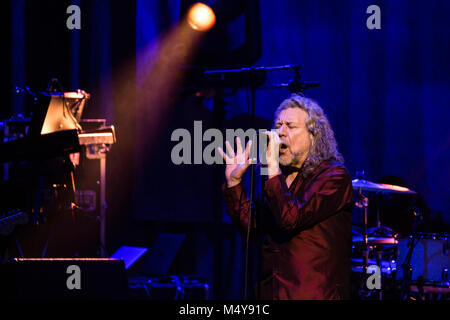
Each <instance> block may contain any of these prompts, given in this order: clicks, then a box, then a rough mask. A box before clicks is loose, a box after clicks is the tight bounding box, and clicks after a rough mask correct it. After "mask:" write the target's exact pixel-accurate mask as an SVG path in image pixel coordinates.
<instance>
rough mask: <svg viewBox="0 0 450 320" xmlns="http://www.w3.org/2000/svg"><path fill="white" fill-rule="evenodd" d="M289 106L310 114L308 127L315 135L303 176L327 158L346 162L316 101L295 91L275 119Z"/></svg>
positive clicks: (284, 102)
mask: <svg viewBox="0 0 450 320" xmlns="http://www.w3.org/2000/svg"><path fill="white" fill-rule="evenodd" d="M288 108H300V109H302V110H304V111H305V112H306V113H307V114H308V117H307V118H306V120H305V121H306V128H307V130H308V132H309V133H311V134H312V136H313V140H312V144H311V149H310V150H309V155H308V158H307V159H306V160H305V162H304V163H303V165H302V169H301V173H302V175H303V177H306V176H308V175H310V174H311V173H312V172H313V171H314V169H316V168H317V167H318V166H319V164H320V163H321V162H323V161H325V160H336V161H339V162H341V163H344V158H343V157H342V155H341V154H340V153H339V152H338V146H337V142H336V139H335V138H334V132H333V129H332V128H331V126H330V122H329V121H328V118H327V116H326V115H325V113H324V112H323V109H322V108H321V107H320V106H319V104H318V103H317V102H316V101H314V100H312V99H309V98H306V97H303V96H301V95H299V94H295V93H294V94H292V95H291V96H290V97H289V98H287V99H286V100H284V101H283V102H282V103H281V104H280V106H279V107H278V108H277V110H276V111H275V121H276V120H277V119H278V116H279V115H280V113H281V111H283V110H285V109H288Z"/></svg>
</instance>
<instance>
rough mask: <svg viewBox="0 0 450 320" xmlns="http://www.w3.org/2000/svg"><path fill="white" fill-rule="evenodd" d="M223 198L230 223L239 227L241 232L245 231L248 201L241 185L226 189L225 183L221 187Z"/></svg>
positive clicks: (248, 210) (248, 211) (248, 207)
mask: <svg viewBox="0 0 450 320" xmlns="http://www.w3.org/2000/svg"><path fill="white" fill-rule="evenodd" d="M222 193H223V198H224V201H225V207H226V209H227V213H228V215H229V216H230V218H231V221H232V222H233V223H234V224H235V225H237V226H239V227H240V228H241V229H242V231H245V232H246V231H247V228H248V217H249V213H250V205H251V204H250V200H249V199H248V198H247V194H246V193H245V190H244V186H243V184H242V183H240V184H238V185H236V186H234V187H231V188H228V187H227V185H226V183H224V184H223V186H222Z"/></svg>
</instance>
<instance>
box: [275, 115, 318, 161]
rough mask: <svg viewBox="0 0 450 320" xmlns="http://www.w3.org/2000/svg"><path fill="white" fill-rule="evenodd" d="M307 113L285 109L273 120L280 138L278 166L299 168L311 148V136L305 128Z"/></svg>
mask: <svg viewBox="0 0 450 320" xmlns="http://www.w3.org/2000/svg"><path fill="white" fill-rule="evenodd" d="M307 117H308V113H307V112H306V111H304V110H303V109H300V108H287V109H285V110H283V111H281V113H280V114H279V116H278V118H277V119H276V120H275V129H277V131H278V135H279V136H280V140H281V143H280V164H281V165H283V166H290V167H297V168H300V167H301V165H302V164H303V162H304V161H305V160H306V158H307V157H308V154H309V149H310V147H311V141H312V135H311V134H310V133H309V132H308V130H307V128H306V118H307Z"/></svg>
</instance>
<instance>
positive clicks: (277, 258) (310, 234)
mask: <svg viewBox="0 0 450 320" xmlns="http://www.w3.org/2000/svg"><path fill="white" fill-rule="evenodd" d="M274 127H275V129H276V132H273V131H272V132H267V135H268V136H269V145H268V150H267V153H266V157H267V164H268V172H269V175H268V179H267V181H266V182H265V184H264V190H263V198H264V205H263V208H262V210H258V215H257V219H260V221H261V223H262V231H263V234H264V240H263V243H264V244H263V260H264V261H263V276H262V279H261V282H260V286H261V296H260V298H261V299H275V300H279V299H296V300H300V299H301V300H305V299H306V300H316V299H321V300H322V299H348V298H349V295H350V272H351V266H350V258H351V257H350V255H351V210H352V207H353V199H352V195H353V191H352V184H351V178H350V175H349V174H348V172H347V169H346V168H345V167H344V165H343V158H342V156H341V154H340V153H339V152H338V150H337V143H336V140H335V138H334V133H333V130H332V128H331V126H330V124H329V121H328V119H327V117H326V115H325V114H324V112H323V110H322V108H321V107H320V106H319V105H318V104H317V103H316V102H315V101H313V100H311V99H308V98H305V97H302V96H300V95H297V94H293V95H292V96H291V97H289V98H288V99H286V100H284V101H283V102H282V103H281V105H280V106H279V107H278V109H277V110H276V112H275V122H274ZM251 143H252V142H251V141H249V142H248V144H247V146H246V148H245V150H244V151H243V150H242V146H241V141H240V139H239V138H237V139H236V144H237V149H236V154H235V153H234V150H233V149H232V148H231V145H230V143H229V142H228V141H227V142H226V143H225V145H226V148H227V153H225V152H224V151H223V150H221V149H219V152H220V153H221V155H222V157H223V158H224V159H225V161H226V168H225V177H226V183H225V184H224V186H223V196H224V200H225V205H226V208H227V212H228V214H229V215H230V217H231V219H232V221H233V223H234V224H236V225H237V226H238V227H239V228H240V229H241V230H242V232H243V234H246V232H247V227H248V217H249V210H250V200H248V199H247V195H246V193H245V191H244V188H243V185H242V176H243V175H244V173H245V171H246V170H247V168H248V167H249V165H250V163H251V159H249V153H250V147H251ZM261 219H262V220H261ZM253 227H255V226H253Z"/></svg>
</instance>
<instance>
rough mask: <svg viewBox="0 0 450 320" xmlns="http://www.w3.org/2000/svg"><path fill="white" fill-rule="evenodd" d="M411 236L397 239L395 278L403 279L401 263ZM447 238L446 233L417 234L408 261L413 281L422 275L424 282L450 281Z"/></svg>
mask: <svg viewBox="0 0 450 320" xmlns="http://www.w3.org/2000/svg"><path fill="white" fill-rule="evenodd" d="M411 238H412V235H410V236H408V237H403V238H400V239H399V241H398V260H397V272H396V279H397V280H400V279H403V269H402V264H403V263H405V262H406V261H405V258H406V256H407V254H408V242H409V241H410V239H411ZM449 238H450V235H448V234H436V233H419V234H417V236H416V237H415V240H414V248H413V251H412V255H411V261H410V265H411V268H412V277H411V280H413V281H415V280H417V279H418V278H419V277H422V279H423V280H424V281H425V282H430V283H441V284H448V282H449V281H450V279H449V275H448V273H449V272H448V269H449V268H450V256H449Z"/></svg>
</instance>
